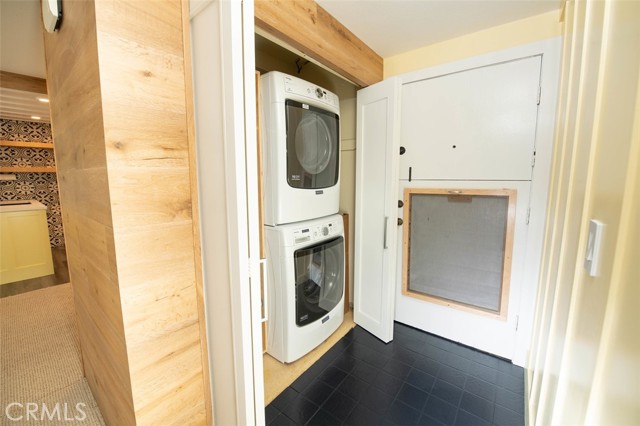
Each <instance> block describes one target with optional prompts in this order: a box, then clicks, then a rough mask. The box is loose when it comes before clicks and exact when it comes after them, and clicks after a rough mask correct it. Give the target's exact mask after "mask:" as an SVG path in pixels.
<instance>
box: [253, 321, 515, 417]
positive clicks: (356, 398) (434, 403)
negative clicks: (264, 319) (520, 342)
mask: <svg viewBox="0 0 640 426" xmlns="http://www.w3.org/2000/svg"><path fill="white" fill-rule="evenodd" d="M394 331H395V334H394V341H393V342H391V343H389V344H384V343H382V342H381V341H380V340H378V339H376V338H375V337H373V336H372V335H371V334H369V333H367V332H366V331H364V330H363V329H362V328H360V327H356V328H355V329H353V330H352V331H350V332H349V333H348V334H347V335H346V336H345V337H343V338H342V340H340V341H339V342H338V343H337V344H336V345H335V346H334V347H333V348H332V349H331V350H330V351H329V352H327V353H326V354H325V355H324V356H323V357H322V358H320V359H319V360H318V361H317V362H316V363H315V364H314V365H313V366H312V367H311V368H310V369H309V370H307V371H306V372H305V373H304V374H303V375H302V376H301V377H300V378H298V379H297V380H296V381H295V382H294V383H292V384H291V386H289V387H288V388H287V389H285V390H284V391H283V392H282V393H281V394H280V395H279V396H278V397H277V398H276V399H275V400H274V401H273V402H272V403H271V404H269V405H268V406H267V408H266V410H265V414H266V423H267V425H269V426H280V425H323V426H331V425H366V426H372V425H459V426H483V425H496V426H503V425H504V426H519V425H524V370H523V369H522V368H520V367H517V366H514V365H513V364H511V363H510V362H509V361H506V360H503V359H500V358H497V357H494V356H491V355H488V354H486V353H483V352H479V351H476V350H474V349H471V348H469V347H466V346H462V345H459V344H457V343H454V342H451V341H449V340H446V339H443V338H440V337H437V336H434V335H432V334H429V333H424V332H422V331H419V330H416V329H414V328H411V327H408V326H405V325H403V324H400V323H396V324H395V330H394Z"/></svg>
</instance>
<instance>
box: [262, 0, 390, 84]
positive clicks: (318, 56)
mask: <svg viewBox="0 0 640 426" xmlns="http://www.w3.org/2000/svg"><path fill="white" fill-rule="evenodd" d="M254 11H255V25H256V27H257V28H259V29H261V30H263V31H265V32H266V33H268V34H270V35H272V36H274V37H276V38H277V39H279V40H282V41H283V42H285V43H287V44H289V45H291V47H293V48H294V49H297V50H299V51H300V52H301V53H303V54H304V55H307V56H308V57H309V58H310V59H313V60H315V61H317V62H319V63H320V64H322V65H324V66H326V67H327V68H329V69H331V70H333V71H335V72H336V73H337V74H339V75H341V76H343V77H346V78H347V79H349V80H351V81H352V82H354V83H356V84H358V85H360V86H363V87H366V86H370V85H372V84H374V83H377V82H379V81H382V78H383V71H384V70H383V59H382V57H380V56H379V55H378V54H377V53H376V52H374V51H373V50H372V49H371V48H370V47H369V46H367V45H366V44H365V43H364V42H362V40H360V39H359V38H358V37H356V36H355V35H354V34H353V33H352V32H351V31H349V29H347V27H345V26H344V25H342V24H341V23H340V22H339V21H338V20H337V19H335V18H334V17H333V16H331V15H330V14H329V12H327V11H326V10H324V9H323V8H322V7H320V5H318V4H317V3H316V2H315V1H314V0H256V1H255V3H254ZM301 29H303V30H302V31H301Z"/></svg>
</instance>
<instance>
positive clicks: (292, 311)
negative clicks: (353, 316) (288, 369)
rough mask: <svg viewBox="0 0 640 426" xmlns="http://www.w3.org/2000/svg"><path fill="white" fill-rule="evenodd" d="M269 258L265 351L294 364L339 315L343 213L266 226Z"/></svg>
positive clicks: (327, 332) (335, 325) (336, 322)
mask: <svg viewBox="0 0 640 426" xmlns="http://www.w3.org/2000/svg"><path fill="white" fill-rule="evenodd" d="M265 240H266V246H267V259H268V265H269V266H268V268H267V271H268V280H267V282H268V297H267V306H268V311H267V312H268V326H267V352H268V353H269V354H270V355H271V356H273V357H274V358H276V359H277V360H279V361H281V362H287V363H288V362H293V361H295V360H296V359H298V358H300V357H301V356H303V355H305V354H307V353H308V352H309V351H311V350H312V349H313V348H315V347H316V346H318V345H319V344H320V343H322V342H323V341H324V340H326V339H327V338H328V337H329V336H330V335H331V334H332V333H333V332H334V331H336V329H337V328H338V327H339V326H340V324H342V321H343V319H344V275H345V274H344V262H345V259H344V231H343V226H342V216H340V215H332V216H328V217H323V218H319V219H314V220H310V221H306V222H302V223H293V224H288V225H280V226H265Z"/></svg>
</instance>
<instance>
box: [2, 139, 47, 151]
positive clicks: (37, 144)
mask: <svg viewBox="0 0 640 426" xmlns="http://www.w3.org/2000/svg"><path fill="white" fill-rule="evenodd" d="M0 146H13V147H18V148H42V149H53V144H52V143H44V142H23V141H0Z"/></svg>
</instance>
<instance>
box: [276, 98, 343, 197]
mask: <svg viewBox="0 0 640 426" xmlns="http://www.w3.org/2000/svg"><path fill="white" fill-rule="evenodd" d="M285 105H286V111H287V114H286V117H287V123H286V124H287V182H288V183H289V186H291V187H293V188H302V189H322V188H328V187H331V186H334V185H335V184H336V183H337V182H338V175H339V153H340V132H339V116H338V115H337V114H334V113H332V112H329V111H326V110H323V109H322V108H317V107H314V106H311V105H307V104H303V103H300V102H296V101H292V100H290V99H289V100H287V101H286V103H285Z"/></svg>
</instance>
